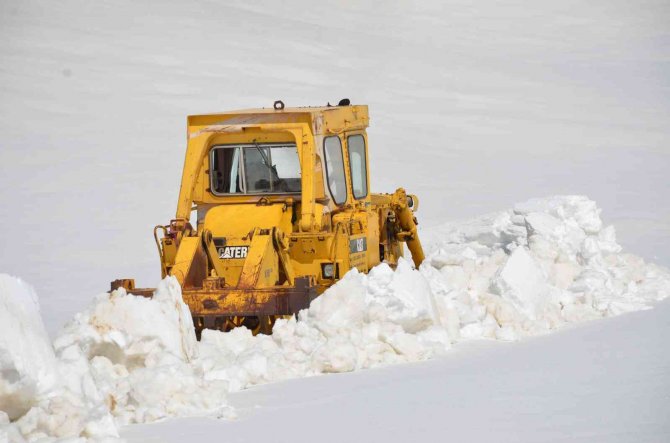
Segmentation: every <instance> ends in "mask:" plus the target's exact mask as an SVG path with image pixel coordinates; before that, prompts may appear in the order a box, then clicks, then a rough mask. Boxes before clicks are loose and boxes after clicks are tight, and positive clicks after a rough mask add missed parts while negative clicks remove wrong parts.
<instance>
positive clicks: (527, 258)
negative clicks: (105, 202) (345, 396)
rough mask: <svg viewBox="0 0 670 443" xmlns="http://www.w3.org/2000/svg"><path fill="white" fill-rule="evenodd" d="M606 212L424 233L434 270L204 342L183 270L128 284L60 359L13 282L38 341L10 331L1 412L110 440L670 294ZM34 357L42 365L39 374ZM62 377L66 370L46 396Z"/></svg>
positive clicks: (428, 267)
mask: <svg viewBox="0 0 670 443" xmlns="http://www.w3.org/2000/svg"><path fill="white" fill-rule="evenodd" d="M599 212H600V211H599V209H598V208H597V207H596V205H595V203H594V202H592V201H590V200H589V199H587V198H586V197H581V196H567V197H553V198H549V199H538V200H531V201H529V202H526V203H523V204H519V205H517V206H515V207H514V208H513V209H511V210H508V211H503V212H500V213H496V214H492V215H489V216H485V217H481V218H478V219H476V220H472V221H468V222H465V223H460V224H449V225H444V226H442V227H440V228H437V229H433V230H431V231H430V232H427V233H426V232H424V233H423V234H422V237H423V240H424V245H425V249H426V252H427V255H426V256H427V258H426V260H425V261H424V263H423V264H422V266H421V267H420V269H418V270H416V269H414V268H413V267H412V266H411V264H410V262H409V261H406V260H400V262H399V264H398V266H397V269H395V270H392V269H391V268H390V267H389V266H388V265H386V264H381V265H379V266H377V267H375V268H374V269H372V270H371V271H370V273H369V274H367V275H365V274H361V273H359V272H357V271H356V270H353V271H351V272H349V273H347V274H346V275H345V276H344V278H342V280H340V281H339V282H338V283H337V284H336V285H334V286H333V287H331V288H330V289H328V290H327V291H326V292H324V293H323V294H322V295H321V296H320V297H319V298H317V299H316V300H315V301H314V302H312V305H311V306H310V308H309V309H307V310H304V311H302V312H300V314H299V316H298V319H297V320H296V319H295V318H292V319H288V320H285V319H281V320H278V321H277V322H276V324H275V326H274V330H273V335H271V336H263V335H260V336H256V337H254V336H252V334H251V332H250V331H248V330H246V329H244V328H238V329H235V330H233V331H231V332H229V333H222V332H220V331H211V330H205V331H204V332H203V334H202V340H201V342H200V343H198V342H197V341H196V339H195V333H194V331H193V323H192V319H191V316H190V313H189V312H188V308H187V307H186V305H185V304H184V303H183V301H182V299H181V290H180V287H179V285H178V283H177V281H176V280H175V279H174V278H168V279H165V280H163V281H162V282H161V283H160V285H159V286H158V288H157V290H156V293H155V294H154V297H153V298H152V299H147V298H142V297H135V296H131V295H128V294H126V293H125V291H123V290H118V291H115V292H113V293H112V294H111V295H110V294H103V295H101V296H99V297H98V298H97V299H96V300H95V303H94V304H93V305H92V306H91V307H90V308H89V309H87V310H86V311H84V312H82V313H80V314H77V316H76V317H75V318H74V320H73V321H72V322H70V323H69V324H68V325H67V326H66V328H65V330H64V331H63V333H62V334H61V335H60V337H59V338H58V339H56V341H55V343H54V346H55V351H56V358H55V359H54V355H53V353H52V352H51V349H50V347H49V346H48V342H47V341H46V336H45V334H44V331H43V327H42V325H41V323H40V320H39V315H38V314H37V312H38V311H37V308H36V307H37V304H36V302H35V300H34V295H32V293H31V292H29V291H26V290H25V288H22V287H20V286H16V285H17V284H18V283H16V282H14V283H12V284H14V285H15V286H13V287H12V288H10V289H8V290H5V291H4V292H5V293H8V294H9V296H6V295H3V298H0V300H2V301H3V302H4V303H7V300H9V301H10V302H11V303H14V304H15V306H16V307H13V308H12V309H13V311H11V312H15V311H17V309H18V308H19V307H21V306H23V305H21V304H16V300H15V299H16V298H17V297H19V298H20V297H23V298H25V299H26V300H31V301H30V304H29V306H30V308H29V309H28V310H27V312H29V313H30V315H23V316H18V317H19V320H18V321H19V324H21V325H25V326H24V328H27V329H28V334H27V335H28V336H34V337H38V338H35V339H34V341H35V342H36V343H38V344H39V346H36V347H35V349H32V350H30V351H25V352H26V354H21V352H24V351H21V348H20V347H19V346H17V345H16V344H12V340H8V341H7V343H9V345H8V344H7V343H5V341H0V343H2V346H3V347H2V348H0V351H1V352H2V353H1V354H0V356H2V359H0V362H1V363H2V370H3V385H0V386H2V389H3V390H2V391H1V392H2V393H3V395H5V394H4V393H5V392H8V393H9V394H8V395H17V394H14V393H17V392H18V393H21V394H20V395H19V397H21V398H25V399H27V400H26V401H25V402H24V403H22V404H23V406H22V407H21V408H20V410H17V411H13V412H12V413H11V415H8V416H2V414H0V427H3V426H4V429H8V431H6V432H14V433H17V432H18V433H20V434H22V435H25V436H28V437H29V438H30V439H36V438H37V437H39V436H40V435H45V436H56V437H60V436H84V437H96V438H99V437H100V436H109V437H113V436H115V435H116V434H115V432H116V431H115V428H114V424H116V425H122V424H127V423H138V422H148V421H154V420H157V419H160V418H163V417H169V416H187V415H205V414H206V415H214V416H229V415H230V414H231V412H230V410H229V409H228V408H227V406H226V404H225V396H226V393H227V392H230V391H236V390H240V389H245V388H247V387H249V386H253V385H257V384H261V383H268V382H272V381H277V380H283V379H287V378H295V377H305V376H312V375H317V374H322V373H329V372H345V371H354V370H358V369H363V368H370V367H374V366H378V365H385V364H391V363H399V362H409V361H418V360H425V359H428V358H432V357H435V356H438V355H441V354H443V353H445V352H446V351H447V350H448V349H449V348H450V347H451V345H452V344H453V343H454V342H458V341H463V340H469V339H482V338H490V339H499V340H516V339H519V338H520V337H523V336H527V335H535V334H542V333H546V332H548V331H550V330H552V329H555V328H559V327H561V326H562V325H565V324H569V323H575V322H580V321H584V320H589V319H594V318H599V317H606V316H612V315H618V314H620V313H622V312H627V311H632V310H638V309H644V308H647V307H648V306H649V303H650V302H652V301H655V300H660V299H662V298H665V297H667V296H668V295H669V294H670V273H668V271H667V270H665V269H662V268H660V267H657V266H654V265H650V264H645V263H644V261H643V260H641V259H640V258H637V257H634V256H631V255H627V254H622V253H621V248H620V246H619V245H618V244H617V243H616V240H615V235H614V230H613V229H612V228H611V227H603V225H602V222H601V220H600V213H599ZM25 294H28V295H29V296H25ZM31 297H32V298H31ZM23 303H27V301H25V300H24V301H23ZM12 316H13V315H8V318H9V317H12ZM2 327H3V331H4V329H5V326H4V322H3V323H2ZM12 328H15V326H12ZM10 329H11V328H10ZM36 331H37V332H36ZM8 333H9V334H14V335H13V336H12V335H10V336H11V337H15V339H16V337H17V334H18V333H17V332H15V331H9V330H8ZM31 334H32V335H31ZM5 349H8V350H10V351H11V352H9V351H6V350H5ZM8 352H9V353H8ZM28 352H34V353H36V354H35V355H33V354H29V353H28ZM6 355H10V358H9V359H7V357H6ZM54 360H55V361H54ZM27 361H31V362H36V363H37V364H36V365H35V366H34V367H32V368H31V369H29V370H28V369H26V366H25V362H27ZM6 362H9V363H6ZM6 368H7V369H6ZM17 368H18V369H17ZM40 368H41V369H40ZM40 371H41V372H40ZM54 373H55V374H60V378H62V380H61V381H60V383H56V384H55V385H54V386H56V385H57V386H56V387H51V388H50V389H47V391H48V392H51V394H50V395H47V396H46V397H44V396H43V397H39V396H38V395H37V394H36V393H38V392H39V391H40V389H42V388H41V386H42V385H45V386H47V385H50V384H53V374H54ZM5 374H7V375H5ZM16 374H20V375H22V377H23V378H21V377H18V376H17V375H16ZM24 374H25V376H23V375H24ZM64 375H65V376H64ZM20 380H25V383H24V384H20V383H19V381H20ZM22 383H23V382H22ZM31 405H33V407H32V409H30V410H29V411H28V412H27V413H25V415H23V416H21V417H20V418H19V419H18V420H16V421H15V422H14V423H13V424H12V425H8V423H9V419H10V418H11V419H12V420H15V419H16V418H17V416H19V415H21V414H23V413H24V412H25V410H26V408H29V407H30V406H31ZM3 410H4V409H3ZM112 416H113V417H114V420H112V418H111V417H112ZM3 422H4V423H5V424H4V425H3V424H2V423H3ZM40 433H41V434H40ZM0 435H1V434H0ZM17 435H18V434H17Z"/></svg>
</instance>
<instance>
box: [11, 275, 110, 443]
mask: <svg viewBox="0 0 670 443" xmlns="http://www.w3.org/2000/svg"><path fill="white" fill-rule="evenodd" d="M63 357H66V356H63V355H56V354H54V350H53V347H52V345H51V343H50V341H49V338H48V336H47V334H46V331H45V329H44V325H43V323H42V318H41V317H40V312H39V304H38V301H37V297H36V296H35V293H34V292H33V290H32V288H31V287H30V286H28V285H26V284H25V283H24V282H22V281H21V280H19V279H16V278H14V277H10V276H8V275H0V375H1V377H0V441H2V439H3V438H6V440H10V441H23V440H24V438H25V439H28V440H29V441H35V440H39V439H44V438H47V437H55V438H60V437H73V436H81V437H91V438H96V439H102V438H111V439H114V438H115V437H118V433H117V431H116V428H115V426H114V423H113V421H112V418H111V416H110V415H109V413H108V411H107V409H106V407H105V406H104V405H103V404H102V401H101V400H102V399H101V398H100V397H99V395H98V392H97V388H96V386H95V383H94V382H93V379H92V378H90V376H89V374H88V368H89V364H88V360H86V359H83V358H82V359H80V360H79V361H77V362H76V363H73V364H70V362H68V361H67V359H64V358H63Z"/></svg>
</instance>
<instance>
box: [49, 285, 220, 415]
mask: <svg viewBox="0 0 670 443" xmlns="http://www.w3.org/2000/svg"><path fill="white" fill-rule="evenodd" d="M54 346H55V348H56V352H57V353H58V354H59V355H60V356H62V357H63V358H64V359H72V361H79V360H83V361H86V362H88V363H89V368H90V373H91V376H92V378H93V381H94V383H95V385H96V387H97V389H98V390H99V392H100V395H101V396H102V398H103V399H104V403H105V404H106V407H107V409H108V410H109V412H110V413H111V414H112V415H114V417H115V421H116V423H117V424H120V425H124V424H129V423H142V422H148V421H155V420H158V419H161V418H164V417H168V416H184V415H199V414H208V415H221V414H224V413H226V412H227V408H226V405H225V394H226V392H227V384H225V383H220V382H216V381H207V380H205V378H204V377H203V375H202V374H201V373H199V372H197V368H196V366H194V365H193V364H191V362H192V361H193V360H194V359H195V358H196V357H197V355H198V344H197V340H196V337H195V332H194V328H193V320H192V318H191V315H190V312H189V310H188V307H187V306H186V305H185V304H184V302H183V301H182V298H181V288H180V287H179V283H178V282H177V280H176V279H175V278H174V277H171V278H167V279H165V280H163V281H162V282H161V283H160V284H159V285H158V287H157V289H156V292H155V294H154V297H153V298H151V299H148V298H143V297H136V296H133V295H129V294H126V292H125V291H124V290H123V289H119V290H117V291H114V292H112V293H111V294H101V295H100V296H98V297H97V299H96V301H95V303H94V304H93V305H92V306H91V307H90V308H89V309H87V310H85V311H84V312H81V313H79V314H77V315H76V316H75V318H74V320H73V321H71V322H70V323H69V324H68V325H67V326H66V327H65V330H64V331H63V333H62V334H61V335H60V336H59V337H58V338H57V339H56V341H55V343H54Z"/></svg>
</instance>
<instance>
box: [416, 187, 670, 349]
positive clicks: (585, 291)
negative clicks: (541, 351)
mask: <svg viewBox="0 0 670 443" xmlns="http://www.w3.org/2000/svg"><path fill="white" fill-rule="evenodd" d="M430 237H431V238H432V239H433V240H434V241H432V242H430V245H429V248H428V254H427V256H428V258H427V260H426V262H424V264H423V265H422V266H421V270H420V272H421V274H422V275H424V276H425V277H426V279H427V280H428V282H429V283H430V286H431V290H432V292H433V294H434V295H435V297H436V300H438V301H439V302H440V303H439V307H440V315H441V316H443V317H445V316H449V315H452V316H453V314H454V312H455V313H456V314H457V316H458V319H459V321H458V322H459V335H460V336H461V337H462V338H481V337H487V338H498V339H505V340H513V339H517V338H519V337H521V336H525V335H533V334H539V333H543V332H546V331H549V330H551V329H553V328H557V327H560V326H561V325H562V324H565V323H574V322H579V321H583V320H588V319H593V318H599V317H605V316H612V315H617V314H620V313H623V312H628V311H632V310H639V309H644V308H646V307H647V306H648V303H649V302H652V301H656V300H660V299H663V298H665V297H667V296H668V295H670V274H668V272H667V270H665V269H663V268H660V267H658V266H655V265H651V264H645V263H644V261H643V260H642V259H640V258H638V257H635V256H632V255H628V254H622V253H620V251H621V247H620V246H619V245H618V244H617V243H616V239H615V234H614V228H613V227H611V226H609V227H603V225H602V221H601V219H600V210H599V209H598V208H597V207H596V204H595V203H594V202H593V201H591V200H589V199H588V198H586V197H583V196H564V197H553V198H547V199H535V200H530V201H528V202H526V203H522V204H518V205H516V206H515V207H514V208H513V209H512V210H509V211H504V212H500V213H497V214H493V215H490V216H486V217H482V218H479V219H477V220H473V221H471V222H468V223H464V224H459V225H455V224H451V225H445V226H443V227H441V228H439V229H437V230H435V232H432V233H431V236H430Z"/></svg>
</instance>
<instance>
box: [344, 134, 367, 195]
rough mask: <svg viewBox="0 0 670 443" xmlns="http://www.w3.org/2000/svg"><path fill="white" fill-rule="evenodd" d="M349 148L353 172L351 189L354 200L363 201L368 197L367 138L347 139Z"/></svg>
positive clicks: (352, 136)
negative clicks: (362, 199)
mask: <svg viewBox="0 0 670 443" xmlns="http://www.w3.org/2000/svg"><path fill="white" fill-rule="evenodd" d="M347 147H348V148H349V168H350V172H351V187H352V189H353V191H354V198H355V199H361V198H364V197H366V196H367V195H368V165H367V161H366V160H365V138H364V137H363V136H362V135H360V134H357V135H351V136H349V137H347Z"/></svg>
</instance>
